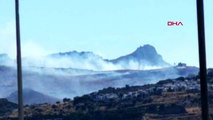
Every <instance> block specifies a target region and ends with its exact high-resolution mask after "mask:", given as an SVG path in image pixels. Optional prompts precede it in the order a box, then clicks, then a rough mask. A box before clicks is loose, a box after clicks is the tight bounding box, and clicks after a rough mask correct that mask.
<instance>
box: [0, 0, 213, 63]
mask: <svg viewBox="0 0 213 120" xmlns="http://www.w3.org/2000/svg"><path fill="white" fill-rule="evenodd" d="M212 6H213V1H212V0H205V14H206V43H207V53H208V54H207V56H208V57H207V59H208V65H209V67H213V55H212V54H211V53H210V52H211V51H213V47H212V45H213V41H212V38H213V34H211V32H212V31H213V23H211V21H213V16H212V13H210V11H213V7H212ZM14 18H15V16H14V0H0V53H8V54H9V55H10V56H13V57H14V56H15V48H14V47H15V46H14V45H15V44H14V43H15V30H14V22H15V19H14ZM20 20H21V38H22V51H23V56H30V55H32V56H39V55H45V54H49V53H54V52H65V51H72V50H77V51H93V52H95V53H97V54H99V55H101V56H103V57H104V58H108V59H112V58H116V57H119V56H121V55H125V54H128V53H131V52H132V51H134V50H135V49H136V48H137V47H139V46H142V45H144V44H151V45H153V46H154V47H155V48H156V49H157V51H158V53H160V54H161V55H162V56H163V58H164V60H165V61H168V62H169V63H171V64H173V63H178V62H180V61H181V62H186V63H187V64H189V65H196V66H198V44H197V27H196V24H197V22H196V0H20ZM168 21H181V22H182V23H183V26H172V27H171V26H167V22H168Z"/></svg>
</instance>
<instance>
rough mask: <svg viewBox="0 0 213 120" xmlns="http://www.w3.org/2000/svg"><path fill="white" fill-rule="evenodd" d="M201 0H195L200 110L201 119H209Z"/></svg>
mask: <svg viewBox="0 0 213 120" xmlns="http://www.w3.org/2000/svg"><path fill="white" fill-rule="evenodd" d="M203 6H204V5H203V0H197V25H198V45H199V62H200V88H201V110H202V119H203V120H209V111H208V109H209V107H208V87H207V79H206V78H207V70H206V47H205V24H204V7H203Z"/></svg>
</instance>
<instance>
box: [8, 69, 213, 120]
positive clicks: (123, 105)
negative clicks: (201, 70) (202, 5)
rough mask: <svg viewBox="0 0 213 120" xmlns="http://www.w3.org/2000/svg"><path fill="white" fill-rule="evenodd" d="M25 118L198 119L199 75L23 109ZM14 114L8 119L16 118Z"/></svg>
mask: <svg viewBox="0 0 213 120" xmlns="http://www.w3.org/2000/svg"><path fill="white" fill-rule="evenodd" d="M212 73H213V71H212V70H209V71H208V81H209V104H210V114H211V117H212V118H213V87H212V86H213V84H212V83H213V76H212ZM25 113H26V114H25V115H26V119H29V120H34V119H38V118H40V119H41V118H42V119H44V120H45V119H55V120H56V119H69V120H159V119H162V120H164V119H165V120H173V119H178V120H200V119H201V118H200V115H201V111H200V86H199V76H189V77H179V78H176V79H167V80H162V81H159V82H158V83H156V84H147V85H143V86H128V85H126V86H125V87H122V88H112V87H109V88H105V89H102V90H99V91H97V92H93V93H90V94H87V95H83V96H80V97H75V98H74V99H73V100H71V99H68V98H64V99H63V102H57V103H56V104H54V105H50V104H40V105H31V106H25ZM16 115H17V113H16V112H13V113H12V114H11V115H10V117H13V118H14V117H15V116H16Z"/></svg>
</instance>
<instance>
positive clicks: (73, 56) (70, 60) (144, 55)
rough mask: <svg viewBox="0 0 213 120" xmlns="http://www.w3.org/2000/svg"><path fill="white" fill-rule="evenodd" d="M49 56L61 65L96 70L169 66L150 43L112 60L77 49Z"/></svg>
mask: <svg viewBox="0 0 213 120" xmlns="http://www.w3.org/2000/svg"><path fill="white" fill-rule="evenodd" d="M49 58H52V61H61V64H60V65H61V66H66V67H71V68H77V69H89V70H96V71H103V70H120V69H137V70H142V69H146V68H148V67H168V66H170V65H169V64H168V63H167V62H165V61H164V60H163V58H162V56H161V55H160V54H158V53H157V51H156V49H155V48H154V47H153V46H151V45H144V46H140V47H138V48H137V49H136V50H135V51H134V52H132V53H130V54H128V55H124V56H121V57H118V58H116V59H112V60H109V59H104V58H103V57H101V56H99V55H96V54H95V53H93V52H77V51H71V52H64V53H56V54H52V55H50V56H49ZM53 59H54V60H53ZM56 59H57V60H56ZM62 61H63V62H62ZM49 63H50V62H49ZM56 63H57V62H56ZM63 64H66V65H63Z"/></svg>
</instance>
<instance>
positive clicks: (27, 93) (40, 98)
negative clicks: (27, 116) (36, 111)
mask: <svg viewBox="0 0 213 120" xmlns="http://www.w3.org/2000/svg"><path fill="white" fill-rule="evenodd" d="M23 95H24V104H28V105H29V104H40V103H50V104H53V103H55V102H56V101H59V99H57V98H54V97H50V96H48V95H45V94H42V93H39V92H37V91H34V90H31V89H24V90H23ZM7 99H8V100H9V101H11V102H14V103H17V100H18V94H17V91H16V92H13V93H11V94H10V95H9V96H8V97H7Z"/></svg>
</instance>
